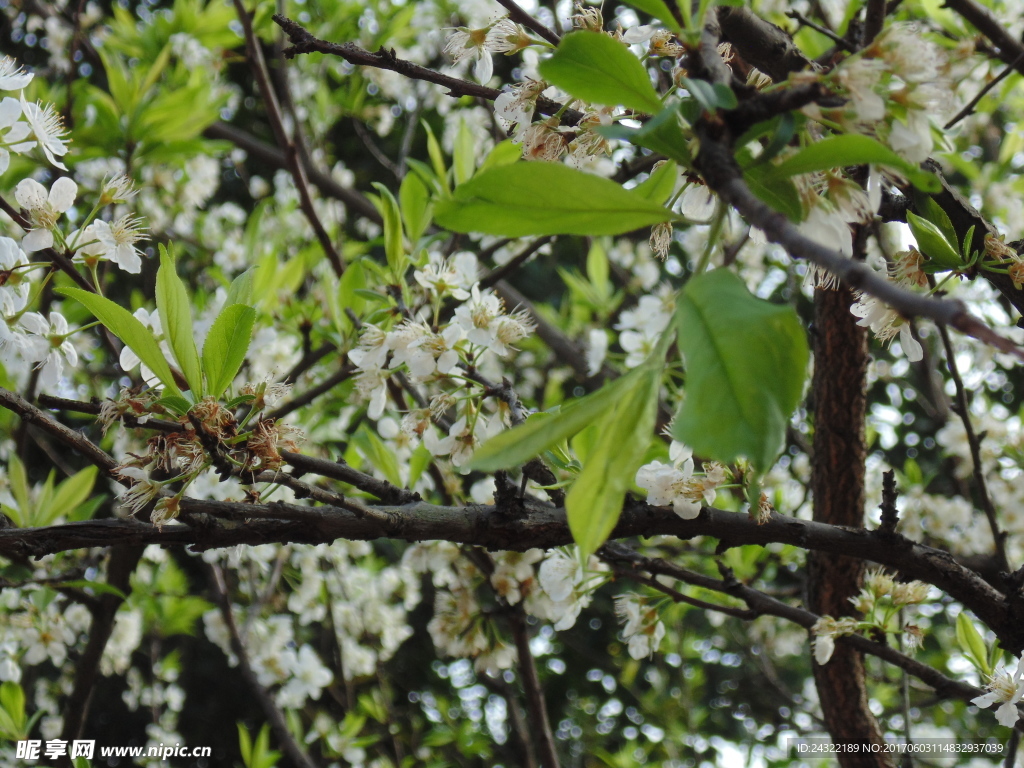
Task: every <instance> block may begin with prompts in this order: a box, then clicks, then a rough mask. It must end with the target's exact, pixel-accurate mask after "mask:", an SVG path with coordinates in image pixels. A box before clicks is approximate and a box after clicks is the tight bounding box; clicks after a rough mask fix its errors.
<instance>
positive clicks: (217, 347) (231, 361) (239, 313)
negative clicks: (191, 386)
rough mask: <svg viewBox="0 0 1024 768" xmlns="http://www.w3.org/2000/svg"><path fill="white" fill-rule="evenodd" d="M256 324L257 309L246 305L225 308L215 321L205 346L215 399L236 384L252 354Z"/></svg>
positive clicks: (208, 378) (205, 361) (206, 367)
mask: <svg viewBox="0 0 1024 768" xmlns="http://www.w3.org/2000/svg"><path fill="white" fill-rule="evenodd" d="M255 321H256V310H255V309H253V308H252V307H247V306H245V305H244V304H231V305H230V306H227V307H224V309H222V310H221V311H220V314H219V315H217V319H216V320H214V321H213V325H212V326H211V327H210V332H209V333H208V334H207V336H206V343H205V344H203V370H204V371H205V372H206V386H207V389H208V391H209V394H210V396H211V397H220V396H221V395H222V394H224V391H225V390H226V389H227V388H228V387H229V386H231V382H232V381H234V379H235V374H237V373H238V369H239V368H241V367H242V363H243V362H244V361H245V353H246V352H248V351H249V342H250V340H251V339H252V326H253V323H254V322H255Z"/></svg>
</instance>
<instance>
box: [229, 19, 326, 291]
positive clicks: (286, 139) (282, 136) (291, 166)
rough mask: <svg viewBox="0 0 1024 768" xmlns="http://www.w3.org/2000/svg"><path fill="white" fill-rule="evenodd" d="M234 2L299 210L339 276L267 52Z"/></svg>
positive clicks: (249, 22)
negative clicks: (273, 81) (286, 123)
mask: <svg viewBox="0 0 1024 768" xmlns="http://www.w3.org/2000/svg"><path fill="white" fill-rule="evenodd" d="M233 1H234V5H235V11H236V12H237V14H238V20H239V22H241V24H242V31H243V33H244V36H245V50H246V55H247V56H248V59H249V64H250V67H251V69H252V72H253V75H254V77H255V78H256V83H257V85H258V86H259V89H260V94H261V95H262V96H263V102H264V104H265V105H266V109H267V119H268V120H269V122H270V127H271V128H272V129H273V131H274V136H275V138H276V139H277V143H278V144H279V145H280V146H282V147H284V150H285V157H286V159H287V162H288V170H289V172H290V173H291V175H292V179H293V180H294V182H295V188H296V190H297V191H298V193H299V207H300V208H301V209H302V212H303V214H305V216H306V218H307V219H308V220H309V223H310V226H312V227H313V232H314V233H316V238H317V240H318V241H319V242H320V247H321V248H323V250H324V254H325V255H326V256H327V259H328V261H330V263H331V267H332V268H333V269H334V272H335V274H337V275H340V274H341V273H342V272H344V271H345V262H344V260H343V259H342V257H341V254H340V253H338V249H337V248H335V246H334V242H333V241H332V240H331V237H330V235H328V234H327V230H326V229H324V225H323V223H322V222H321V221H320V216H319V215H318V214H317V212H316V209H315V208H314V207H313V198H312V197H310V194H309V181H308V180H307V178H306V169H305V168H304V167H303V165H302V161H301V159H300V157H299V149H298V146H297V145H296V143H295V141H294V140H293V139H292V138H291V137H290V136H289V135H288V131H287V130H286V129H285V127H284V120H283V119H282V117H281V106H280V104H278V101H277V95H276V94H275V93H274V87H273V85H272V84H271V82H270V74H269V72H268V70H267V62H266V60H265V59H264V58H263V49H262V48H260V42H259V40H258V39H257V38H256V33H255V32H254V31H253V28H252V17H251V16H250V15H249V12H248V11H247V10H246V9H245V6H244V5H243V4H242V0H233ZM286 55H287V54H286Z"/></svg>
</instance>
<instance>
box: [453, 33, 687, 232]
mask: <svg viewBox="0 0 1024 768" xmlns="http://www.w3.org/2000/svg"><path fill="white" fill-rule="evenodd" d="M577 34H579V33H577ZM435 218H436V219H437V222H438V223H439V224H440V225H441V226H443V227H447V228H448V229H451V230H454V231H456V232H483V233H485V234H489V235H505V236H507V237H523V236H524V235H555V234H569V235H582V234H587V235H614V234H620V233H622V232H629V231H630V230H633V229H639V228H640V227H647V226H650V225H651V224H657V223H658V222H661V221H670V220H671V219H673V218H675V214H674V213H672V211H670V210H669V209H667V208H663V207H662V206H660V205H658V204H656V203H654V202H651V201H648V200H645V199H644V198H643V197H642V196H641V195H636V194H633V193H632V192H630V191H629V190H625V189H623V188H622V187H620V186H619V185H618V184H616V183H615V182H613V181H609V180H608V179H602V178H600V177H598V176H594V175H593V174H589V173H583V172H582V171H576V170H573V169H571V168H567V167H565V166H563V165H554V164H551V163H525V162H519V163H514V164H513V165H506V166H501V167H499V168H492V169H490V170H487V171H483V172H481V173H479V174H477V175H476V176H475V177H474V178H472V179H471V180H469V181H467V182H466V183H465V184H462V185H460V186H459V187H458V188H457V189H456V190H455V196H454V198H453V199H451V200H442V201H440V202H438V203H437V207H436V216H435Z"/></svg>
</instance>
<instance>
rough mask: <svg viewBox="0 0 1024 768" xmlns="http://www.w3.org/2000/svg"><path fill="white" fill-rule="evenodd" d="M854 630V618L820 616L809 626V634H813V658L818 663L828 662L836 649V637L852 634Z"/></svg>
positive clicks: (855, 629)
mask: <svg viewBox="0 0 1024 768" xmlns="http://www.w3.org/2000/svg"><path fill="white" fill-rule="evenodd" d="M856 631H857V620H856V619H851V618H843V619H834V618H832V617H831V616H822V617H821V618H820V619H818V620H817V621H816V622H815V623H814V626H813V627H811V634H812V635H813V636H814V660H815V661H816V662H817V663H818V664H828V662H829V660H830V659H831V658H832V654H833V653H834V652H835V649H836V638H837V637H842V636H844V635H852V634H853V633H854V632H856Z"/></svg>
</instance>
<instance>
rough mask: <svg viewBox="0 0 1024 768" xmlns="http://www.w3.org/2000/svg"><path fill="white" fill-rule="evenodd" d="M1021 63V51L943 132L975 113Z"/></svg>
mask: <svg viewBox="0 0 1024 768" xmlns="http://www.w3.org/2000/svg"><path fill="white" fill-rule="evenodd" d="M1021 62H1024V51H1021V53H1020V55H1019V56H1017V58H1016V59H1014V60H1013V63H1012V64H1007V65H1006V68H1005V69H1003V71H1002V72H1000V73H999V74H998V75H996V76H995V77H994V78H992V79H991V80H990V81H989V82H988V83H986V84H985V87H984V88H982V89H981V90H980V91H978V95H977V96H975V97H974V98H973V99H971V100H970V101H969V102H967V104H966V105H965V106H964V108H963V109H961V110H960V111H959V112H957V113H956V116H955V117H954V118H953V119H952V120H950V121H949V122H948V123H946V124H945V125H944V126H942V130H944V131H948V130H949V129H950V128H952V127H953V126H954V125H956V124H957V123H959V122H960V121H961V120H963V119H964V118H965V117H967V116H968V115H969V114H971V112H973V111H974V108H975V107H976V106H978V102H980V101H981V100H982V99H983V98H985V94H986V93H988V92H989V91H991V90H992V89H993V88H995V87H996V86H997V85H999V84H1000V83H1001V82H1003V80H1005V79H1006V78H1007V77H1009V76H1010V74H1011V73H1013V72H1016V71H1017V65H1018V64H1020V63H1021Z"/></svg>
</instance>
